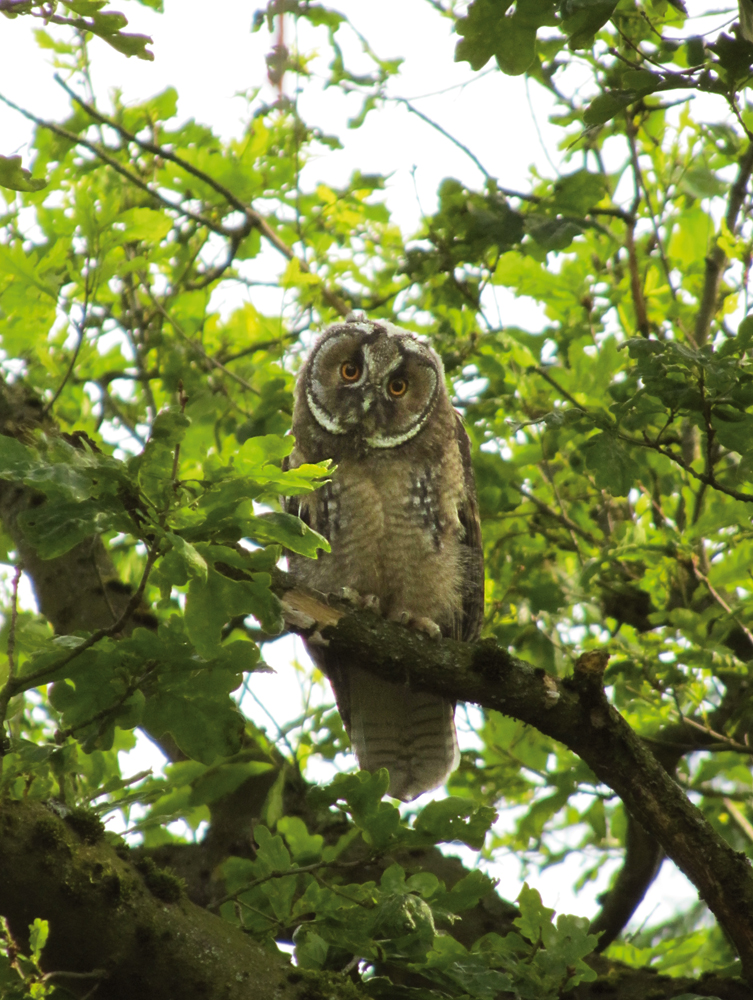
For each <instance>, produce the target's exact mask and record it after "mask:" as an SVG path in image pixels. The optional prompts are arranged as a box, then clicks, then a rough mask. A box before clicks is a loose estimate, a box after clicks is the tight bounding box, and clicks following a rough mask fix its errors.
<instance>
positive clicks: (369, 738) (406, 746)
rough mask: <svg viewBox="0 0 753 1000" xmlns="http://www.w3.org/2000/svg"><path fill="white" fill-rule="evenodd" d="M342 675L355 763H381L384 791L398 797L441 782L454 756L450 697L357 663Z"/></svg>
mask: <svg viewBox="0 0 753 1000" xmlns="http://www.w3.org/2000/svg"><path fill="white" fill-rule="evenodd" d="M344 680H346V683H348V686H349V703H350V705H349V707H350V720H349V722H350V727H349V728H350V741H351V743H352V745H353V750H354V751H355V754H356V757H357V758H358V764H359V767H361V768H362V769H363V770H366V771H376V770H378V768H380V767H386V768H387V770H388V771H389V772H390V789H389V791H390V795H394V796H395V797H396V798H398V799H402V800H403V801H404V802H409V801H410V800H411V799H415V798H416V796H417V795H420V794H421V793H422V792H427V791H429V790H431V789H433V788H437V787H438V786H439V785H442V784H444V782H445V781H446V780H447V778H448V776H449V775H450V774H451V772H452V771H454V770H455V768H456V767H457V766H458V762H459V760H460V752H459V750H458V742H457V736H456V734H455V722H454V715H455V710H454V707H453V705H452V702H449V701H447V700H446V699H445V698H441V697H440V696H439V695H435V694H430V693H428V692H426V691H411V690H410V689H409V688H407V687H405V686H404V685H401V684H393V683H391V682H390V681H385V680H383V679H382V678H380V677H377V676H376V675H375V674H371V673H368V672H367V671H365V670H361V669H360V668H358V667H351V668H349V669H348V670H347V677H346V678H344Z"/></svg>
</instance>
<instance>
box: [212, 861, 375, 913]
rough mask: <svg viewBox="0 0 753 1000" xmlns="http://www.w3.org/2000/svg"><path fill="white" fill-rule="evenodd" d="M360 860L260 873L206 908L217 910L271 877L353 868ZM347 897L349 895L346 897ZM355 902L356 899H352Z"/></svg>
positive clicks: (323, 862)
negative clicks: (324, 869)
mask: <svg viewBox="0 0 753 1000" xmlns="http://www.w3.org/2000/svg"><path fill="white" fill-rule="evenodd" d="M360 864H361V862H360V861H315V862H314V863H313V864H310V865H301V867H300V868H289V869H288V870H287V871H284V872H281V871H276V872H269V873H268V874H267V875H262V876H261V877H260V878H256V879H254V880H253V882H248V883H247V884H246V885H244V886H241V888H240V889H236V890H235V892H229V893H228V894H227V896H223V897H222V899H218V900H217V901H216V902H214V903H210V904H209V906H208V907H207V909H208V910H218V909H219V908H220V907H221V906H224V904H225V903H229V902H230V901H231V900H233V899H237V898H238V896H240V895H241V894H242V893H244V892H249V891H250V890H251V889H255V888H256V887H257V885H262V884H263V883H264V882H269V881H270V879H273V878H285V877H286V876H287V875H305V874H307V873H312V872H315V871H317V870H318V869H320V868H354V867H355V866H356V865H360ZM348 898H349V897H348ZM352 902H356V900H352Z"/></svg>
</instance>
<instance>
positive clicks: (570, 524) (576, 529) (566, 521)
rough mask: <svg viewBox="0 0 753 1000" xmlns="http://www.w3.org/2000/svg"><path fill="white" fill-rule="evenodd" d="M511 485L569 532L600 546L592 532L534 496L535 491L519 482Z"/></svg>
mask: <svg viewBox="0 0 753 1000" xmlns="http://www.w3.org/2000/svg"><path fill="white" fill-rule="evenodd" d="M510 485H511V486H512V488H513V489H515V490H517V491H518V493H520V494H521V496H524V497H525V498H526V499H527V500H530V501H531V503H533V504H535V505H536V506H537V507H538V508H539V510H540V511H541V512H542V514H546V515H547V517H551V518H553V519H554V520H555V521H559V523H560V524H561V525H562V526H563V527H565V528H567V530H568V531H569V532H571V533H574V534H576V535H580V537H581V538H583V539H585V541H587V542H589V543H590V544H591V545H595V546H598V544H599V543H598V541H597V540H596V539H595V538H594V536H593V535H592V534H591V532H590V531H585V530H584V529H583V528H581V527H580V525H578V524H576V523H575V521H571V520H570V518H569V517H568V516H567V515H566V514H558V513H557V511H556V510H553V509H552V508H551V507H550V506H549V504H547V503H544V501H543V500H539V498H538V497H536V496H534V495H533V493H531V492H529V491H528V490H527V489H526V488H525V486H518V485H517V483H511V484H510Z"/></svg>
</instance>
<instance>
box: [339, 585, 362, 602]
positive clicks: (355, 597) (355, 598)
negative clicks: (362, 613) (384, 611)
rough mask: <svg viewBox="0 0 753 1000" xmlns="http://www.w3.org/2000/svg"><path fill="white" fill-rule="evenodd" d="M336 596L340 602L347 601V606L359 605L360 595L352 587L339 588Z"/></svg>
mask: <svg viewBox="0 0 753 1000" xmlns="http://www.w3.org/2000/svg"><path fill="white" fill-rule="evenodd" d="M337 596H338V597H339V598H340V600H341V601H347V602H348V604H357V605H360V603H361V595H360V594H359V593H358V591H357V590H354V589H353V588H352V587H340V590H339V591H338V594H337Z"/></svg>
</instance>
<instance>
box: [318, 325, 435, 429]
mask: <svg viewBox="0 0 753 1000" xmlns="http://www.w3.org/2000/svg"><path fill="white" fill-rule="evenodd" d="M300 377H301V379H302V380H303V391H304V395H305V399H306V403H307V404H308V408H309V410H310V412H311V415H312V416H313V418H314V420H315V421H316V422H317V424H319V426H320V427H321V428H323V429H324V430H325V431H329V433H330V434H352V435H355V436H358V437H359V438H360V439H361V441H362V442H363V443H364V444H366V445H367V446H369V447H371V448H396V447H398V446H399V445H401V444H404V443H405V442H406V441H409V440H410V439H411V438H412V437H414V436H415V435H416V434H418V432H419V431H420V430H421V428H422V427H423V426H424V425H425V424H426V422H427V420H428V419H429V417H430V416H431V413H432V411H433V409H434V407H435V405H436V403H437V400H438V399H439V397H440V395H441V394H442V393H443V392H444V372H443V369H442V362H441V360H440V358H439V356H438V355H437V354H436V353H435V352H434V351H433V350H432V349H431V348H430V347H427V346H426V345H425V344H422V343H421V342H420V341H419V340H418V339H417V338H416V337H415V336H414V335H413V334H411V333H409V332H408V331H406V330H401V329H399V328H398V327H396V326H393V325H392V324H391V323H387V322H378V321H373V322H372V321H369V320H365V319H363V320H362V319H355V320H350V321H348V322H345V323H337V324H335V325H334V326H331V327H329V329H328V330H326V331H325V333H324V334H323V335H322V337H321V338H320V339H319V340H318V341H317V342H316V344H315V345H314V347H313V350H312V352H311V355H310V357H309V359H308V361H307V362H306V365H305V367H304V368H303V370H302V372H301V376H300Z"/></svg>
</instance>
